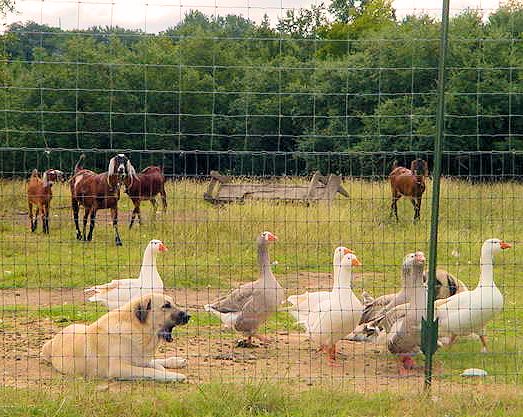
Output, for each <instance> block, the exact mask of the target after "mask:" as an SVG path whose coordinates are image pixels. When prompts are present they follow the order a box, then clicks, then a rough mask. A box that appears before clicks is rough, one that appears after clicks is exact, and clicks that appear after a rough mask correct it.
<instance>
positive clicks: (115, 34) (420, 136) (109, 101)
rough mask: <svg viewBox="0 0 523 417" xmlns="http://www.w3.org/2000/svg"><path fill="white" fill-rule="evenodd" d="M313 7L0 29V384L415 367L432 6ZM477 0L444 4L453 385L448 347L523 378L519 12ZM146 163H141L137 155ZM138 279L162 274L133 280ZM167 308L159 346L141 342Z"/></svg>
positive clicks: (330, 377)
mask: <svg viewBox="0 0 523 417" xmlns="http://www.w3.org/2000/svg"><path fill="white" fill-rule="evenodd" d="M71 4H72V3H71ZM74 4H75V5H78V8H79V10H80V5H81V4H82V3H74ZM111 4H112V6H111V7H116V6H115V5H116V4H117V2H116V3H111ZM41 7H45V5H44V4H43V2H42V6H41ZM148 7H149V6H148ZM318 7H319V8H317V9H315V8H314V7H312V8H311V9H302V10H300V11H294V12H290V10H291V9H289V13H285V12H286V11H287V10H286V9H284V7H283V6H282V7H280V8H279V9H278V10H280V11H281V15H280V16H279V19H278V24H277V26H275V25H274V24H271V22H270V21H268V18H267V19H263V20H261V21H254V20H249V19H246V18H244V17H243V16H233V15H229V16H227V17H220V16H219V13H218V12H219V7H218V6H216V5H215V7H214V10H215V15H214V16H206V15H205V14H203V13H200V12H197V11H192V12H190V13H188V14H187V15H186V16H185V17H183V18H182V16H181V14H180V19H181V20H180V22H179V23H177V24H175V25H173V26H172V27H171V28H169V29H166V30H165V31H164V32H161V33H159V34H152V33H147V30H146V28H145V30H144V31H143V32H142V31H133V30H126V29H122V28H116V27H107V28H100V27H94V28H90V29H87V28H85V29H84V28H81V27H80V25H78V26H77V27H76V28H75V29H74V30H66V29H60V28H54V27H52V26H48V25H46V24H44V22H43V21H42V22H40V23H39V24H36V23H26V24H11V25H10V26H9V27H8V30H7V31H6V32H5V33H4V34H3V35H2V43H3V49H2V52H0V59H1V60H2V63H3V66H2V67H1V68H0V79H1V80H2V82H1V86H2V88H1V89H0V101H1V102H2V103H3V105H2V108H1V110H0V111H1V113H2V119H3V121H2V122H0V123H1V129H0V141H1V144H2V147H1V148H0V175H1V180H0V193H1V196H2V198H1V205H0V215H1V217H2V223H1V225H0V278H1V279H0V287H1V289H0V292H1V294H2V304H1V313H2V317H1V320H2V321H1V323H0V334H1V338H0V346H1V349H2V353H3V354H2V355H1V356H2V359H1V361H2V364H0V369H1V370H2V371H3V373H2V378H3V383H4V385H6V386H14V387H27V386H29V387H35V386H43V385H50V386H53V385H55V384H56V385H57V386H59V387H64V386H65V385H67V384H70V383H71V382H72V381H73V380H74V379H72V377H71V374H74V375H77V376H78V375H80V376H87V377H95V378H98V379H104V378H111V379H114V378H116V379H129V378H131V379H133V378H137V379H138V378H139V379H142V378H146V379H168V378H170V379H171V380H182V379H185V378H187V380H188V381H190V382H194V383H203V382H216V381H220V382H223V381H225V382H246V381H255V382H256V381H261V380H264V381H267V380H268V381H271V382H281V381H285V382H292V383H296V384H297V385H299V386H302V385H304V386H305V385H310V384H316V383H322V382H328V381H335V382H336V383H339V384H347V385H348V386H351V387H352V388H353V389H355V390H360V391H375V390H382V389H396V388H397V389H400V388H401V387H403V386H405V385H409V384H412V385H413V386H421V381H422V377H423V372H422V370H420V369H418V368H415V367H414V366H413V365H414V361H416V362H417V363H418V365H421V364H422V363H423V356H422V355H417V356H415V355H414V354H415V353H417V351H418V348H419V345H420V343H421V342H420V335H419V324H420V321H421V316H423V315H424V313H425V303H424V302H423V300H425V299H426V298H425V297H426V295H425V288H426V287H425V286H424V284H423V280H424V279H426V278H424V274H423V271H424V270H425V269H426V266H427V265H428V260H427V255H428V249H429V243H430V216H431V206H430V201H431V200H430V198H431V195H432V194H431V193H432V189H431V185H432V178H431V174H432V167H433V165H434V158H435V155H434V152H433V150H432V149H433V141H434V135H435V130H436V129H435V126H436V116H435V113H436V102H437V93H436V81H437V80H436V79H437V52H438V45H439V38H438V31H439V22H438V21H437V20H435V19H433V18H431V17H430V16H425V15H413V16H408V17H405V18H404V19H403V20H401V19H399V18H397V17H396V16H395V14H394V8H393V7H392V5H391V4H390V3H388V2H377V1H374V2H372V1H371V2H361V4H360V5H359V6H355V8H354V9H353V11H352V12H351V13H354V14H353V15H351V17H350V18H348V19H347V20H346V21H339V20H334V21H332V19H331V15H329V14H328V12H327V11H326V8H324V7H323V6H318ZM322 7H323V8H322ZM179 8H180V10H182V6H181V5H179ZM266 9H267V11H269V10H270V7H267V8H266ZM308 12H311V13H313V14H312V15H308V14H307V13H308ZM483 12H485V11H482V10H478V11H476V12H475V11H471V10H462V11H459V12H456V13H455V14H454V16H453V18H452V20H451V33H450V39H449V63H448V68H447V72H446V78H447V91H446V93H445V102H446V112H445V128H444V133H445V137H444V149H445V151H444V152H443V155H442V175H443V178H442V188H441V195H440V216H439V241H438V274H437V283H436V295H437V298H438V299H439V300H438V301H437V302H436V317H438V318H439V320H440V330H441V334H440V336H441V337H440V339H439V342H440V343H439V347H438V352H437V354H436V356H435V364H434V376H435V382H436V384H437V383H441V386H443V385H444V384H454V385H459V384H468V383H469V382H465V381H467V380H465V379H462V377H460V375H461V373H462V372H463V371H464V370H465V369H470V368H477V369H479V371H478V370H477V371H474V372H481V371H486V372H487V374H488V376H487V377H486V378H485V379H484V381H486V382H487V383H491V384H511V385H518V384H519V383H520V378H521V377H520V372H519V365H518V364H519V359H520V348H519V345H520V334H519V333H520V332H519V317H520V315H521V312H520V308H519V307H518V304H519V303H518V298H519V295H520V294H519V293H520V286H519V284H518V280H519V272H518V271H519V267H520V263H519V261H518V259H519V258H518V256H517V250H518V243H519V239H518V236H519V229H520V226H519V224H520V223H521V222H520V220H521V217H522V215H523V213H521V210H520V207H521V206H522V205H521V201H520V199H521V194H520V191H521V190H520V187H521V186H520V182H521V176H522V174H521V173H522V172H523V171H522V167H523V145H522V144H523V142H522V133H521V132H522V127H523V126H522V121H523V116H522V115H521V114H520V113H521V104H522V103H521V97H522V95H521V93H522V90H521V89H522V84H521V82H520V78H521V69H522V64H521V57H522V54H521V39H520V38H521V29H522V26H521V22H522V18H521V16H522V13H523V12H522V8H521V5H520V4H519V3H514V4H512V3H510V4H506V5H503V6H501V7H499V8H498V9H496V10H491V11H489V12H490V13H489V14H487V13H483ZM293 13H295V14H293ZM300 13H301V14H300ZM314 13H316V16H317V19H318V20H317V24H315V25H313V24H312V23H311V22H313V21H314V19H311V18H310V17H311V16H313V15H314ZM330 13H333V10H330ZM334 14H335V15H336V13H334ZM78 16H80V12H79V11H78ZM300 16H301V18H300ZM303 16H309V17H308V18H307V19H303ZM336 16H337V15H336ZM338 17H339V16H338ZM338 17H337V18H338ZM329 19H331V20H329ZM111 22H112V21H111ZM119 154H123V156H119ZM115 158H116V159H115ZM110 161H113V162H110ZM127 162H129V163H130V164H131V165H132V166H133V167H134V169H135V170H136V172H137V176H136V177H135V175H134V173H133V171H132V170H131V169H130V166H129V165H128V163H127ZM413 162H414V165H412V163H413ZM418 162H419V163H418ZM425 162H426V165H425ZM150 166H157V167H159V171H158V172H157V171H154V170H153V171H154V172H155V173H152V172H153V171H151V170H148V171H146V172H147V174H146V173H145V172H144V171H143V170H145V169H147V167H150ZM401 167H404V169H402V168H401ZM425 167H426V168H425ZM35 169H36V170H37V172H35V173H34V174H32V172H33V170H35ZM84 169H87V170H92V171H93V172H94V173H95V174H101V175H98V176H96V175H95V174H91V173H89V172H87V171H85V170H84ZM408 169H411V171H408ZM48 170H58V171H60V172H56V171H48ZM398 170H399V171H398ZM393 172H396V174H398V175H396V176H395V175H392V177H394V178H389V176H390V175H391V173H393ZM44 173H46V174H45V176H44ZM31 177H32V178H31ZM396 177H397V178H396ZM164 179H165V183H164ZM49 181H51V182H52V186H51V185H50V182H49ZM31 182H33V183H35V184H36V185H34V184H33V187H34V188H33V189H32V188H31V186H30V183H31ZM133 186H134V191H133ZM38 187H40V188H38ZM42 187H43V188H42ZM391 188H392V190H391ZM43 189H45V190H44V191H42V190H43ZM163 189H165V200H164V199H162V193H163ZM31 190H32V191H31ZM49 190H52V199H50V197H51V195H50V194H49ZM391 191H392V192H391ZM93 196H95V198H92V197H93ZM152 197H154V199H153V200H154V203H153V202H150V200H151V198H152ZM400 197H401V198H400ZM410 197H413V198H414V200H413V201H418V203H417V204H419V207H418V208H419V219H416V218H415V217H416V208H417V207H416V205H415V204H414V206H415V207H413V205H411V203H410V202H409V200H411V198H410ZM28 198H29V200H30V201H31V204H32V206H33V207H32V208H29V207H28ZM398 199H399V201H396V200H398ZM416 199H417V200H416ZM156 200H157V202H156ZM49 201H50V205H49V207H47V202H49ZM164 201H165V204H164ZM394 203H397V214H396V212H395V211H394ZM76 205H77V206H78V208H79V213H76V211H75V210H74V207H75V206H76ZM37 206H38V207H39V210H40V212H39V213H38V212H37V211H36V207H37ZM86 207H87V208H88V210H87V212H86ZM116 207H117V209H118V213H115V211H114V210H115V208H116ZM89 210H91V213H90V214H91V216H88V214H89ZM138 210H139V211H138ZM31 213H38V214H33V215H31ZM42 213H44V214H43V215H42ZM46 213H47V214H46ZM84 213H85V214H84ZM93 213H94V214H95V215H93ZM133 213H134V214H136V218H135V220H134V224H133V226H132V227H129V225H130V222H131V219H133V218H134V217H135V216H134V214H133ZM413 220H414V221H413ZM75 221H77V225H75ZM44 225H45V229H46V230H45V231H47V229H48V232H49V233H45V232H44ZM276 237H277V238H276ZM488 239H499V240H500V241H498V240H496V241H489V242H487V243H484V242H486V241H487V240H488ZM115 242H116V243H117V244H115ZM119 243H121V245H119ZM485 245H486V246H485ZM510 245H512V247H509V246H510ZM344 248H346V249H350V252H349V250H346V249H344ZM166 249H167V250H166ZM351 252H352V253H351ZM498 252H500V253H498ZM492 254H495V262H494V263H493V261H492V256H491V255H492ZM480 257H481V262H480ZM153 259H155V260H156V261H155V262H156V263H154V262H153ZM359 264H361V265H359ZM492 274H493V276H494V281H492ZM480 277H481V280H480ZM119 280H127V281H119ZM478 282H479V283H480V284H481V285H479V286H478ZM493 282H495V284H496V285H494V284H493ZM249 283H252V284H249ZM242 285H243V287H242ZM477 286H478V287H477ZM476 287H477V288H476ZM238 288H241V290H239V291H238V290H237V289H238ZM498 289H499V292H498ZM153 290H154V292H156V293H158V292H159V293H162V294H163V295H161V296H159V297H160V298H154V297H153V298H152V299H151V296H150V295H145V298H143V299H141V298H139V297H138V298H136V296H137V295H138V296H139V295H143V294H144V293H147V294H149V293H151V292H153ZM235 290H236V292H234V291H235ZM467 290H470V291H467ZM472 290H474V291H472ZM231 294H232V295H231ZM460 294H462V295H460ZM162 297H163V298H162ZM166 297H167V298H166ZM169 297H170V298H169ZM133 300H134V301H133ZM127 301H129V302H131V304H130V305H129V304H127V305H126V306H125V307H123V306H124V305H125V302H127ZM406 303H408V304H407V305H406ZM118 308H121V309H122V310H118ZM114 310H115V311H117V312H116V313H115V312H114ZM118 311H119V312H118ZM189 316H190V317H189ZM95 322H96V323H97V324H95V325H92V323H95ZM85 324H87V325H90V326H89V327H83V326H84V325H85ZM69 326H73V327H69ZM231 327H232V329H231ZM173 329H174V330H173ZM171 330H172V337H173V338H174V343H163V342H169V341H170V339H171ZM64 331H65V333H62V332H64ZM68 332H69V333H68ZM485 336H486V337H487V338H485ZM50 340H53V342H49V341H50ZM161 340H163V342H162V343H161V344H159V342H160V341H161ZM157 344H159V345H158V346H157ZM154 358H155V359H154ZM170 358H178V359H170ZM49 359H51V364H49V363H48V362H49ZM46 360H47V361H46ZM131 365H132V366H131ZM178 367H180V368H181V367H183V368H184V369H175V368H178ZM164 368H165V369H164ZM411 368H413V369H411ZM166 369H167V371H166ZM62 374H65V376H64V375H62ZM400 376H408V378H399V377H400ZM87 379H89V378H87ZM74 381H76V382H78V380H74ZM78 383H79V384H80V386H82V384H84V383H85V382H84V381H83V379H82V380H80V382H78ZM119 387H124V385H121V386H119ZM122 389H124V388H122Z"/></svg>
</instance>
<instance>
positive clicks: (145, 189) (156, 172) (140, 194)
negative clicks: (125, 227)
mask: <svg viewBox="0 0 523 417" xmlns="http://www.w3.org/2000/svg"><path fill="white" fill-rule="evenodd" d="M125 192H126V193H127V195H128V196H129V198H130V199H131V201H132V202H133V204H134V209H133V212H132V214H131V223H130V224H129V229H130V228H131V227H133V223H134V219H135V217H136V216H137V215H138V223H140V224H142V216H141V213H140V202H141V201H143V200H150V201H151V204H152V205H153V210H154V213H155V214H156V210H157V207H158V203H157V202H156V195H158V194H160V196H161V198H162V206H163V211H164V212H165V210H167V195H166V194H165V177H164V176H163V173H162V169H161V168H160V167H157V166H149V167H147V168H145V169H144V170H143V171H142V172H140V173H139V174H138V175H137V176H136V178H135V180H134V181H133V183H132V184H131V185H130V186H129V187H127V189H126V190H125Z"/></svg>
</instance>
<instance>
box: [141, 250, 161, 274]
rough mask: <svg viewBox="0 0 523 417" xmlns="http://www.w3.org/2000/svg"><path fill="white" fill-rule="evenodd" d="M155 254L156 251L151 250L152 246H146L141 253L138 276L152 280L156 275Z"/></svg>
mask: <svg viewBox="0 0 523 417" xmlns="http://www.w3.org/2000/svg"><path fill="white" fill-rule="evenodd" d="M156 256H157V253H156V252H154V251H153V248H152V246H148V247H147V249H145V252H144V254H143V261H142V269H141V270H140V276H141V277H142V279H145V280H147V279H150V280H152V279H153V278H154V277H155V276H156V273H155V272H156V271H157V270H156Z"/></svg>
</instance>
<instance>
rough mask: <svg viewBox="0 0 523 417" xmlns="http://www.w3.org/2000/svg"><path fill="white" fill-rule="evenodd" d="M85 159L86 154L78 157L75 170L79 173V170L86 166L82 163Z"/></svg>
mask: <svg viewBox="0 0 523 417" xmlns="http://www.w3.org/2000/svg"><path fill="white" fill-rule="evenodd" d="M84 159H85V154H84V153H83V154H81V155H80V158H78V162H77V163H76V165H75V166H74V172H75V173H77V172H78V171H80V170H81V169H84V167H83V166H82V165H81V163H82V161H83V160H84Z"/></svg>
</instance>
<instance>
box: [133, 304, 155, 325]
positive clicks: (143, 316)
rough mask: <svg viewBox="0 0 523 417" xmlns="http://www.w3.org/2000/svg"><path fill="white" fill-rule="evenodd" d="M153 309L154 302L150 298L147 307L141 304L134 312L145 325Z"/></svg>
mask: <svg viewBox="0 0 523 417" xmlns="http://www.w3.org/2000/svg"><path fill="white" fill-rule="evenodd" d="M151 307H152V300H151V299H150V298H149V301H147V305H145V306H144V305H143V303H140V304H138V305H137V306H136V308H135V310H134V315H135V316H136V318H137V319H138V321H139V322H140V323H145V320H147V316H148V315H149V311H151Z"/></svg>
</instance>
